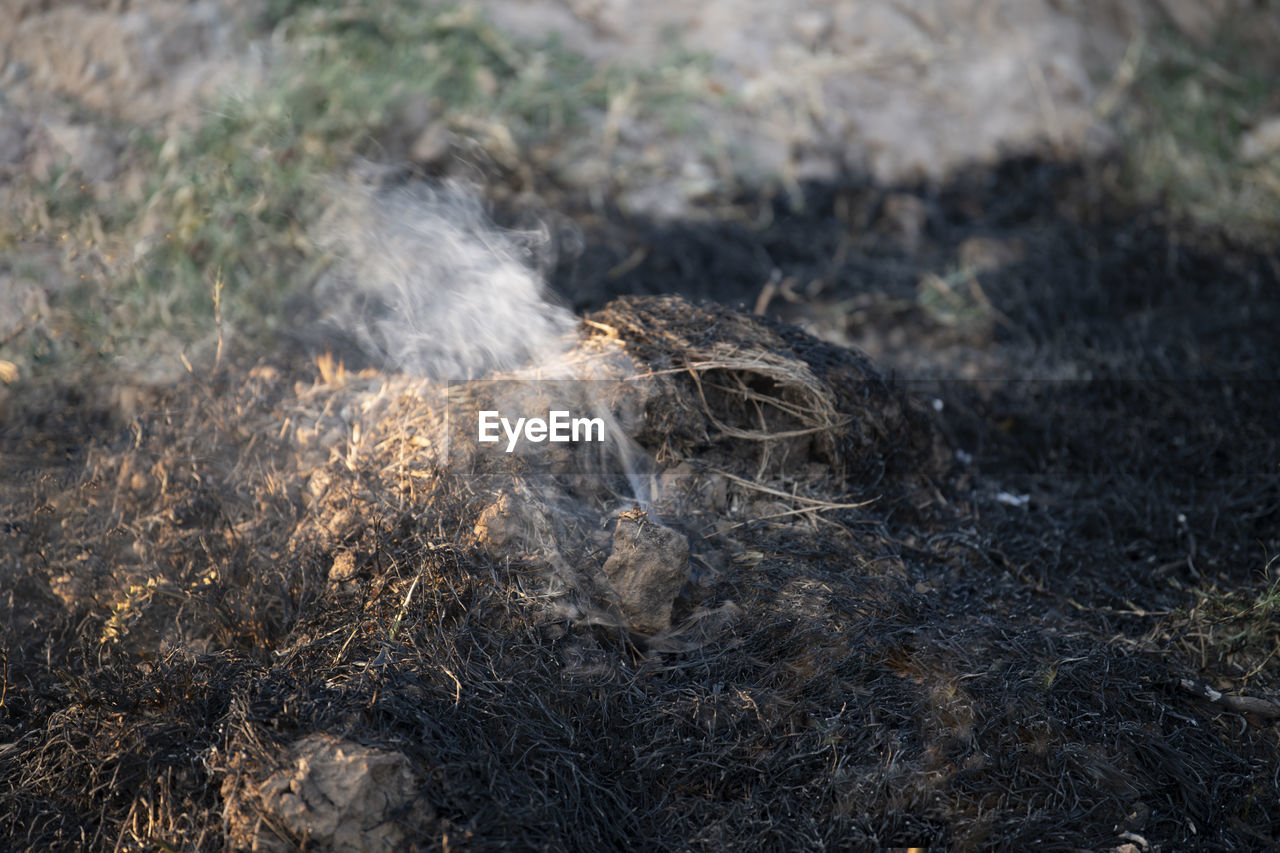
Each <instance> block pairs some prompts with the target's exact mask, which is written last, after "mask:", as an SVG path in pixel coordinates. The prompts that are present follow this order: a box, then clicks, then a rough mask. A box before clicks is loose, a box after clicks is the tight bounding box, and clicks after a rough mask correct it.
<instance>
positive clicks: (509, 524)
mask: <svg viewBox="0 0 1280 853" xmlns="http://www.w3.org/2000/svg"><path fill="white" fill-rule="evenodd" d="M474 533H475V535H476V539H477V540H478V541H479V543H480V545H481V547H482V548H484V549H485V550H486V551H488V552H489V553H490V554H492V555H495V556H500V555H503V554H508V553H510V552H511V551H537V550H539V549H541V548H542V547H549V546H551V545H552V544H553V542H554V532H553V529H552V525H551V520H550V519H549V518H547V515H546V513H545V512H543V511H542V510H541V508H539V507H537V506H535V505H533V504H532V503H531V502H530V501H521V500H518V499H517V498H516V497H514V496H513V495H512V494H511V493H509V492H503V493H502V494H500V495H499V496H498V499H497V500H496V501H494V502H493V503H492V504H490V505H489V506H487V507H485V508H484V510H483V511H482V512H481V513H480V518H479V520H477V521H476V526H475V529H474Z"/></svg>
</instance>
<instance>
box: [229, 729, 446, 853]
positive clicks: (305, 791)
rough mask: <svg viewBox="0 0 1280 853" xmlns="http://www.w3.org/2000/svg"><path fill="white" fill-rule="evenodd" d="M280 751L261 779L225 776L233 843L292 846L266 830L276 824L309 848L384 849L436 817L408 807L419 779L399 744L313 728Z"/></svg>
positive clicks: (272, 847) (352, 851) (244, 846)
mask: <svg viewBox="0 0 1280 853" xmlns="http://www.w3.org/2000/svg"><path fill="white" fill-rule="evenodd" d="M282 757H283V758H284V761H283V762H282V764H283V767H282V769H279V770H277V771H276V772H274V773H272V774H271V775H270V776H268V777H267V778H266V779H264V780H262V781H261V782H260V783H259V784H256V785H254V784H252V783H250V784H248V785H244V787H241V785H240V784H237V783H241V784H242V780H241V779H237V778H236V776H235V775H234V774H233V775H231V776H228V777H227V780H226V782H224V785H223V797H224V801H225V803H226V806H225V808H226V817H227V825H228V829H229V835H230V838H231V840H232V843H233V846H235V848H236V849H251V850H262V851H275V850H288V849H297V848H295V847H293V845H292V844H290V843H286V842H285V840H284V839H282V838H280V837H279V836H278V835H276V833H275V832H273V831H272V829H271V828H270V827H271V825H272V824H275V825H277V826H281V827H283V828H285V829H286V830H288V831H289V832H290V833H291V834H292V835H294V836H296V837H297V838H298V839H305V840H306V841H307V842H308V844H307V849H316V850H329V851H335V853H336V851H342V853H356V852H357V851H387V853H390V851H392V850H398V849H401V848H402V847H403V846H404V843H405V839H406V832H405V829H406V827H409V828H415V827H413V825H414V824H418V825H419V826H425V824H426V823H427V822H428V821H430V820H432V819H433V818H434V815H433V814H431V813H430V812H429V810H427V809H423V810H415V811H413V812H411V813H408V814H406V811H407V809H408V807H409V806H410V805H411V804H412V803H413V800H414V797H415V795H416V792H417V784H416V782H415V780H414V777H413V772H412V771H411V770H410V767H409V761H408V759H406V758H405V757H404V756H403V755H401V754H400V753H398V752H392V751H388V750H381V749H370V748H368V747H365V746H361V745H360V744H358V743H355V742H353V741H350V740H344V739H341V738H338V737H334V736H333V735H328V734H313V735H308V736H306V737H304V738H302V739H301V740H299V741H298V742H296V743H295V744H294V745H293V746H292V748H290V749H289V751H288V753H287V754H286V755H285V756H282ZM244 781H247V780H244Z"/></svg>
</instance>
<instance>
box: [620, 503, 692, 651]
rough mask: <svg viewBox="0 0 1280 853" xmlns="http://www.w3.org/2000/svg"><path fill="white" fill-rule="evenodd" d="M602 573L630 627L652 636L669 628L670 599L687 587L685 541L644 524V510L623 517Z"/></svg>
mask: <svg viewBox="0 0 1280 853" xmlns="http://www.w3.org/2000/svg"><path fill="white" fill-rule="evenodd" d="M604 574H605V577H607V578H608V580H609V585H610V586H612V587H613V592H614V601H615V602H616V603H617V605H618V607H619V609H621V610H622V615H623V616H624V617H625V618H626V620H627V622H628V623H629V624H630V625H631V627H632V628H634V629H635V630H636V631H639V632H641V633H644V634H656V633H658V632H659V631H662V630H664V629H666V628H668V627H670V626H671V608H672V604H673V603H674V601H675V597H676V594H677V593H679V592H680V589H681V588H682V587H683V586H684V585H685V584H686V583H688V582H689V540H688V538H687V537H685V536H682V535H681V534H679V533H677V532H676V531H674V530H672V529H671V528H670V527H666V526H664V525H662V524H657V523H655V522H653V521H650V520H649V517H648V515H647V514H646V513H645V512H644V510H636V511H632V512H629V513H623V514H622V515H621V516H619V517H618V525H617V527H616V528H614V532H613V553H611V554H610V555H609V559H607V560H605V562H604Z"/></svg>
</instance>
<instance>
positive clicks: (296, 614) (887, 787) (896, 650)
mask: <svg viewBox="0 0 1280 853" xmlns="http://www.w3.org/2000/svg"><path fill="white" fill-rule="evenodd" d="M572 332H573V341H572V346H570V347H569V348H568V349H567V350H566V351H565V354H564V357H563V358H562V359H561V360H560V361H559V362H558V363H557V365H556V369H555V371H554V372H553V373H554V375H551V376H549V377H548V376H546V375H543V374H536V373H535V374H518V373H507V374H502V375H498V374H486V375H484V376H481V377H478V378H477V380H476V381H469V382H463V383H454V384H449V383H441V382H439V381H435V380H425V379H422V378H421V377H419V376H414V375H409V374H399V373H391V372H386V371H379V370H374V369H368V370H363V371H359V372H352V371H348V370H346V369H345V368H343V366H342V365H341V364H339V363H337V362H336V361H334V360H333V359H328V358H324V359H321V360H320V361H319V362H317V364H316V365H314V368H315V369H314V370H311V371H310V373H309V375H288V374H286V373H285V372H284V369H283V368H279V367H273V366H269V365H265V364H258V365H255V366H252V367H246V368H244V369H237V368H229V369H224V370H223V371H222V372H221V373H218V374H215V375H212V376H210V377H206V378H200V379H197V380H193V382H192V383H191V385H190V386H189V387H183V388H176V389H172V390H170V391H168V392H165V396H164V397H163V399H161V400H159V401H157V406H156V408H155V410H156V412H158V414H156V415H155V416H154V417H151V418H148V419H145V420H140V421H138V422H136V423H135V424H134V426H133V428H132V430H131V431H128V430H127V431H125V432H124V434H123V435H122V436H120V435H117V436H115V437H111V438H103V439H102V440H100V441H98V442H97V443H96V444H95V445H94V447H93V448H92V450H91V452H90V453H89V454H88V461H87V463H86V467H85V470H84V471H83V472H82V473H79V474H76V475H75V476H70V477H69V478H68V479H67V480H66V481H65V482H63V483H62V484H58V483H53V482H42V483H40V484H33V486H32V487H33V489H38V490H43V491H41V492H40V494H38V495H36V496H35V497H36V498H37V501H36V502H34V503H33V504H32V506H33V507H38V508H39V511H36V510H35V509H32V510H29V511H27V512H26V513H25V514H22V513H19V517H18V518H17V522H16V523H18V524H21V525H24V528H23V529H24V530H25V531H26V535H27V537H28V538H27V541H28V542H29V543H30V545H29V547H28V548H27V550H25V551H23V552H22V553H23V556H22V557H21V559H20V561H19V562H18V563H17V564H16V565H17V567H18V570H17V571H16V582H15V585H14V587H13V591H14V598H13V599H12V601H14V602H17V603H16V604H14V603H12V602H11V604H10V613H9V618H8V619H7V621H6V633H5V635H4V649H5V655H6V662H5V665H6V667H7V669H6V673H7V674H6V679H7V680H6V683H7V684H14V685H20V689H18V688H15V689H11V690H9V691H8V694H7V697H6V699H5V702H4V704H3V712H4V714H5V715H6V716H5V717H4V718H3V720H4V725H6V726H7V727H8V730H7V731H6V735H5V737H4V738H3V740H4V741H5V743H4V745H3V746H0V768H2V769H3V774H2V775H3V776H5V777H6V778H8V779H11V780H18V784H10V785H8V786H6V787H4V788H0V830H2V831H3V834H4V837H8V838H17V837H19V836H20V835H23V836H25V837H26V838H28V839H29V840H30V842H31V844H32V845H33V846H37V847H57V846H59V845H63V846H68V845H72V846H74V845H77V844H79V845H81V846H88V847H108V846H111V845H112V844H115V845H117V846H123V847H128V846H130V845H135V844H137V845H140V844H144V843H147V844H155V843H157V841H164V843H166V844H170V845H173V846H181V847H185V848H189V849H201V850H205V849H207V850H222V849H234V850H242V849H244V850H288V849H297V848H298V847H299V846H305V847H306V848H307V849H318V850H344V851H346V850H395V849H434V848H438V847H442V848H446V849H494V848H516V849H531V848H552V849H592V850H596V849H610V848H620V847H627V848H629V849H655V850H658V849H717V850H719V849H760V848H770V849H777V848H781V849H797V850H798V849H828V848H833V847H837V848H843V849H879V848H881V847H884V846H895V845H897V846H907V845H929V846H933V845H937V846H940V847H946V846H950V847H954V848H956V849H985V848H989V847H993V846H1001V845H1007V846H1019V845H1021V844H1023V843H1041V842H1043V841H1044V839H1046V838H1056V839H1058V840H1059V841H1061V842H1062V843H1063V844H1067V843H1068V842H1069V843H1070V844H1071V845H1074V846H1077V847H1085V848H1088V849H1111V848H1116V847H1120V845H1122V844H1125V843H1130V844H1136V843H1137V842H1135V841H1132V840H1128V841H1126V839H1132V838H1142V839H1143V840H1144V844H1145V843H1146V838H1147V837H1151V838H1184V837H1186V833H1187V832H1188V830H1187V826H1188V824H1187V821H1188V820H1192V821H1194V823H1195V828H1194V830H1193V831H1194V832H1195V833H1196V834H1197V835H1198V837H1200V838H1214V839H1217V840H1219V841H1222V842H1223V843H1224V844H1225V843H1227V841H1229V840H1233V839H1234V840H1236V841H1239V840H1240V839H1242V838H1244V836H1242V835H1240V834H1239V833H1241V832H1243V831H1244V830H1241V829H1240V827H1242V826H1258V825H1262V824H1263V823H1265V822H1266V821H1268V820H1274V816H1275V806H1274V802H1275V800H1274V797H1272V798H1270V799H1267V798H1264V797H1260V796H1256V791H1257V788H1258V786H1260V785H1262V786H1266V785H1272V784H1273V783H1272V782H1271V781H1266V780H1260V779H1259V777H1256V776H1254V775H1253V773H1252V768H1254V767H1255V766H1262V765H1264V764H1266V763H1267V762H1270V766H1274V760H1275V758H1276V757H1277V756H1276V750H1275V747H1274V744H1273V743H1271V742H1270V741H1269V740H1267V739H1266V738H1265V737H1261V736H1260V737H1257V738H1255V739H1251V740H1248V741H1238V742H1236V743H1235V744H1234V745H1232V746H1230V747H1228V746H1225V745H1224V740H1223V738H1222V736H1221V734H1222V732H1221V731H1220V729H1219V727H1218V726H1217V724H1216V723H1214V722H1212V720H1211V717H1212V714H1211V712H1209V711H1206V710H1205V709H1204V708H1203V707H1201V706H1199V705H1197V704H1196V702H1195V700H1194V699H1192V698H1189V697H1187V696H1185V695H1181V694H1179V693H1178V691H1177V690H1176V688H1174V687H1171V686H1170V685H1173V684H1176V680H1177V677H1178V675H1179V671H1178V670H1177V667H1176V664H1175V663H1174V662H1171V661H1170V660H1169V659H1167V658H1166V657H1163V656H1161V655H1160V654H1158V653H1157V652H1156V650H1153V649H1147V648H1142V647H1141V646H1140V645H1138V644H1136V643H1128V644H1126V643H1118V642H1114V641H1113V638H1111V637H1104V636H1100V635H1098V634H1096V633H1095V632H1093V631H1091V630H1090V629H1089V628H1088V627H1087V625H1086V624H1085V623H1083V622H1080V621H1076V620H1075V618H1074V617H1073V615H1072V614H1070V613H1062V612H1057V611H1049V612H1046V611H1044V610H1042V609H1040V605H1041V603H1040V602H1037V601H1035V600H1031V599H1029V598H1028V597H1027V595H1026V594H1025V588H1024V587H1023V586H1022V585H1021V584H1020V583H1019V582H1017V581H1016V580H1014V579H1013V578H1012V577H1011V574H1010V571H1009V567H1008V566H1006V565H1002V564H1001V562H1000V557H999V550H998V543H995V542H993V541H992V535H991V533H990V532H989V531H985V530H984V529H983V526H982V519H981V515H980V513H979V512H978V510H977V509H976V508H975V505H974V504H972V503H971V502H969V500H968V498H967V496H968V495H969V492H968V491H967V489H968V488H969V486H968V485H967V484H966V482H965V481H964V480H963V479H962V478H957V477H956V476H955V472H954V471H953V470H952V465H953V458H954V457H953V455H952V453H951V451H950V450H949V449H948V448H947V447H946V446H945V444H944V442H942V440H941V439H940V438H939V437H938V433H937V432H936V431H935V429H934V428H933V426H932V423H931V420H930V413H929V411H928V410H927V409H925V408H922V407H921V406H919V405H918V404H917V403H915V402H913V401H912V400H911V399H909V398H908V397H907V396H905V395H904V394H903V393H902V392H901V391H900V390H899V389H897V388H896V387H895V386H894V385H893V383H891V382H889V381H887V380H886V379H885V378H884V377H883V376H881V375H880V374H879V373H878V372H877V371H876V370H875V368H874V367H873V366H872V365H871V364H870V363H869V362H868V361H867V360H866V359H865V358H863V357H862V356H860V355H858V354H857V353H854V352H852V351H850V350H846V349H842V348H839V347H836V346H834V345H830V344H826V343H822V342H820V341H818V340H816V339H813V338H810V337H808V336H807V335H805V334H804V333H802V332H800V331H798V330H796V329H793V328H790V327H786V326H783V325H778V324H776V323H774V322H772V321H768V320H766V319H763V318H760V317H755V316H750V315H745V314H742V313H738V312H735V311H732V310H729V309H726V308H722V307H716V306H709V305H694V304H691V303H688V302H686V301H684V300H681V299H679V298H676V297H661V298H626V299H621V300H618V301H616V302H614V303H611V304H610V305H608V306H607V307H605V308H604V309H602V310H600V311H599V312H596V313H594V314H591V315H588V316H587V317H586V318H585V319H584V321H583V322H582V323H581V324H580V325H579V326H578V327H577V328H576V329H574V330H572ZM540 369H541V370H543V371H544V373H545V371H546V370H547V368H546V367H545V366H543V367H542V368H540ZM317 371H318V376H317V375H316V373H317ZM566 377H567V379H566ZM556 382H567V383H568V388H569V389H570V391H569V392H567V393H570V394H579V395H582V396H581V397H580V399H579V402H580V403H581V405H582V406H583V407H585V408H587V409H590V410H591V411H594V412H597V413H599V415H600V418H601V420H602V422H604V423H605V426H607V428H608V429H607V431H608V432H609V433H610V434H611V436H612V440H611V441H610V442H606V445H607V447H606V448H605V449H604V450H603V451H602V450H601V448H600V447H596V446H587V445H582V446H565V447H557V448H555V449H553V450H551V451H548V452H546V453H544V454H542V455H541V456H538V457H536V458H535V457H532V456H530V455H528V454H522V453H511V454H507V453H505V452H503V451H502V450H501V448H499V449H498V451H497V452H493V453H489V452H487V451H486V450H485V449H483V448H480V447H479V446H478V444H477V443H476V442H474V441H472V442H471V443H470V444H468V443H467V442H468V438H469V437H471V436H473V435H474V433H473V430H474V429H475V420H474V416H475V415H476V413H477V412H479V411H488V410H490V407H495V408H498V409H500V408H501V407H502V405H503V397H502V395H503V394H505V393H507V392H506V391H505V390H504V389H509V388H510V387H512V386H511V383H516V386H517V387H525V388H529V387H535V388H543V389H545V388H547V387H552V386H554V383H556ZM546 383H551V385H550V386H549V385H548V384H546ZM494 395H497V397H495V396H494ZM524 402H528V401H527V400H526V401H524ZM593 466H599V467H593ZM68 529H71V530H75V531H77V533H78V535H77V536H76V537H67V536H66V535H63V534H64V533H65V531H66V530H68ZM86 542H92V543H94V546H95V547H94V548H93V550H91V551H90V550H87V549H85V548H84V546H83V543H86ZM1267 778H1268V779H1270V777H1267ZM1269 790H1270V789H1269ZM1228 803H1229V804H1231V806H1230V808H1231V809H1234V810H1235V811H1236V812H1237V813H1236V814H1234V815H1228V814H1226V813H1224V812H1223V811H1222V809H1223V804H1228ZM81 832H83V833H85V835H83V836H82V835H80V834H79V833H81Z"/></svg>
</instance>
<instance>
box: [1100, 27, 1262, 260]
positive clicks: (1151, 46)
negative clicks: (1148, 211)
mask: <svg viewBox="0 0 1280 853" xmlns="http://www.w3.org/2000/svg"><path fill="white" fill-rule="evenodd" d="M1135 47H1140V48H1141V49H1140V51H1139V50H1131V52H1130V53H1131V56H1130V60H1131V61H1134V62H1135V68H1134V69H1133V71H1134V72H1135V73H1134V74H1133V87H1132V91H1131V92H1130V93H1129V97H1130V99H1131V103H1130V104H1127V105H1126V107H1125V108H1124V109H1122V110H1121V111H1120V116H1121V119H1122V121H1121V133H1122V139H1123V143H1124V146H1125V151H1126V161H1127V163H1126V165H1127V170H1126V171H1127V172H1128V178H1129V182H1130V183H1131V189H1132V190H1133V191H1134V192H1135V193H1136V194H1137V195H1138V196H1139V197H1140V198H1141V199H1143V200H1145V201H1151V202H1159V203H1163V204H1166V205H1168V206H1170V207H1171V208H1172V209H1173V210H1174V211H1176V212H1178V213H1180V214H1183V215H1186V216H1189V217H1190V218H1191V219H1193V220H1195V221H1197V222H1199V223H1202V224H1207V225H1213V226H1218V227H1221V228H1223V229H1225V230H1226V231H1227V232H1228V233H1231V234H1234V235H1237V236H1239V237H1242V238H1246V239H1275V238H1276V237H1277V236H1278V235H1280V158H1278V157H1276V156H1271V157H1267V158H1261V159H1258V160H1256V161H1254V162H1248V161H1247V159H1246V158H1245V157H1243V156H1242V155H1241V151H1240V145H1241V139H1242V138H1243V136H1244V134H1245V133H1247V132H1248V131H1249V130H1250V129H1251V128H1252V127H1253V126H1254V125H1255V123H1257V122H1258V121H1260V120H1261V119H1263V118H1266V117H1267V116H1268V115H1276V114H1277V113H1278V112H1280V103H1278V102H1276V100H1275V95H1276V92H1277V91H1280V63H1277V61H1276V57H1275V56H1274V53H1273V52H1271V51H1267V50H1265V49H1263V48H1262V47H1260V46H1251V45H1250V43H1249V41H1248V40H1247V38H1246V34H1243V33H1238V32H1234V31H1233V30H1232V24H1230V23H1228V24H1227V25H1226V26H1225V27H1224V29H1223V31H1222V32H1220V33H1219V34H1218V38H1216V39H1215V40H1214V43H1213V45H1212V46H1210V47H1208V48H1203V47H1196V46H1193V45H1191V44H1189V43H1188V42H1187V41H1186V40H1185V39H1184V38H1182V37H1181V36H1178V35H1176V34H1174V33H1171V32H1162V33H1159V34H1157V35H1154V36H1152V37H1151V38H1150V39H1149V40H1148V41H1147V42H1145V43H1143V44H1141V45H1136V46H1135Z"/></svg>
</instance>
